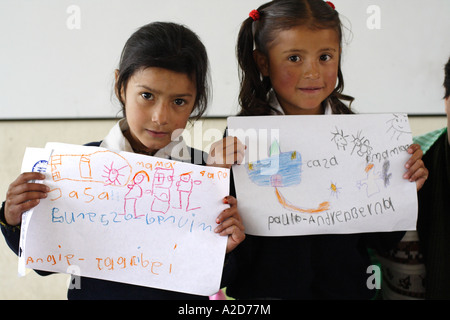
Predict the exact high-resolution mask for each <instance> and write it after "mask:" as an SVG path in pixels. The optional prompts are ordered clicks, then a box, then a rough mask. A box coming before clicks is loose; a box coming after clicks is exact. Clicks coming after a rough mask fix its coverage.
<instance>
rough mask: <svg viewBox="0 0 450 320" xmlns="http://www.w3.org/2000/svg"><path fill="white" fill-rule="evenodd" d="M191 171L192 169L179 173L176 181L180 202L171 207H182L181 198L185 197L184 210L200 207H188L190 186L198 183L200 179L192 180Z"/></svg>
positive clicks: (190, 192)
mask: <svg viewBox="0 0 450 320" xmlns="http://www.w3.org/2000/svg"><path fill="white" fill-rule="evenodd" d="M191 173H192V171H191V172H186V173H183V174H181V175H180V180H178V181H177V183H176V186H177V191H178V196H179V200H180V202H179V206H177V207H173V208H176V209H182V208H183V199H185V201H184V202H185V203H186V211H191V210H196V209H200V207H195V208H189V201H190V197H191V194H192V188H193V187H194V185H199V184H200V183H201V181H200V180H195V181H194V180H193V179H192V177H191Z"/></svg>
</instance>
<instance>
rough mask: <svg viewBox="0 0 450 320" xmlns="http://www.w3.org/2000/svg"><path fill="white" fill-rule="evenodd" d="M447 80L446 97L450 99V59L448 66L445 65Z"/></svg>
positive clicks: (445, 81)
mask: <svg viewBox="0 0 450 320" xmlns="http://www.w3.org/2000/svg"><path fill="white" fill-rule="evenodd" d="M444 70H445V79H444V88H445V97H444V99H447V98H448V97H450V59H448V62H447V64H446V65H445V68H444Z"/></svg>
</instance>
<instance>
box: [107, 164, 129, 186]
mask: <svg viewBox="0 0 450 320" xmlns="http://www.w3.org/2000/svg"><path fill="white" fill-rule="evenodd" d="M104 167H105V170H103V172H104V173H106V176H102V177H103V178H106V181H105V185H120V184H121V183H120V180H119V177H123V176H124V175H123V174H121V173H120V170H122V169H124V168H126V167H127V166H123V167H122V168H119V169H116V168H114V161H113V162H112V163H111V166H110V167H107V166H106V165H105V166H104Z"/></svg>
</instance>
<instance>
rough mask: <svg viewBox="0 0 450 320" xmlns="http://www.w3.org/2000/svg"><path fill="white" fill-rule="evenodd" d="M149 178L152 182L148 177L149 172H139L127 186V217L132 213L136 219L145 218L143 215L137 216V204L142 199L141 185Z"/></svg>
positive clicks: (125, 207) (125, 206) (125, 208)
mask: <svg viewBox="0 0 450 320" xmlns="http://www.w3.org/2000/svg"><path fill="white" fill-rule="evenodd" d="M145 178H147V181H148V182H150V177H149V176H148V174H147V172H145V171H139V172H138V173H136V174H135V175H134V177H133V180H132V182H131V183H130V184H128V185H127V187H128V189H130V190H129V191H128V193H127V194H126V195H125V199H124V200H125V202H124V205H123V207H124V212H125V215H127V214H128V213H132V214H133V216H134V217H135V218H137V217H140V216H143V215H139V216H138V215H137V214H136V202H137V199H140V198H142V187H141V186H140V184H141V183H142V182H143V181H144V179H145Z"/></svg>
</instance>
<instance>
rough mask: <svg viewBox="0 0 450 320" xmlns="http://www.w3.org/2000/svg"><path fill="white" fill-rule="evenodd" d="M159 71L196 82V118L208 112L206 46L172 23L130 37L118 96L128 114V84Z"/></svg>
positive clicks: (148, 27)
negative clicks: (155, 69)
mask: <svg viewBox="0 0 450 320" xmlns="http://www.w3.org/2000/svg"><path fill="white" fill-rule="evenodd" d="M150 67H158V68H164V69H168V70H171V71H174V72H179V73H183V74H186V75H188V76H189V78H190V79H192V81H194V82H195V84H196V88H197V96H196V100H195V106H194V110H193V111H192V113H193V115H192V116H193V117H195V118H196V119H198V118H200V117H201V116H202V115H203V113H204V112H205V111H206V107H207V104H208V97H209V90H210V89H209V63H208V56H207V53H206V49H205V46H204V45H203V43H202V42H201V41H200V39H199V37H198V36H197V35H196V34H195V33H194V32H192V31H191V30H189V29H188V28H186V27H184V26H182V25H179V24H175V23H170V22H153V23H149V24H147V25H145V26H143V27H141V28H140V29H138V30H137V31H136V32H135V33H133V34H132V35H131V37H130V38H129V39H128V41H127V42H126V44H125V47H124V48H123V50H122V55H121V57H120V63H119V74H118V77H117V81H116V86H115V91H116V96H117V98H118V99H119V101H120V103H121V105H122V112H123V114H124V116H126V114H125V102H124V100H123V98H122V96H121V94H120V93H121V92H123V94H125V92H126V89H127V84H128V80H129V79H130V78H131V77H132V76H133V74H134V73H135V72H136V71H138V70H141V69H145V68H150Z"/></svg>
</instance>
